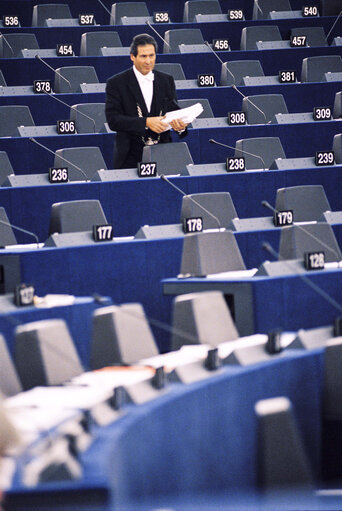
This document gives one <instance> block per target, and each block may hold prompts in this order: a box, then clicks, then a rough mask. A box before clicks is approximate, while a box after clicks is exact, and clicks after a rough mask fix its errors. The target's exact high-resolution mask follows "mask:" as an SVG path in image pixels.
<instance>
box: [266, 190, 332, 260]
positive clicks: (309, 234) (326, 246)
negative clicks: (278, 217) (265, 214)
mask: <svg viewBox="0 0 342 511" xmlns="http://www.w3.org/2000/svg"><path fill="white" fill-rule="evenodd" d="M261 205H262V206H264V207H265V208H268V209H270V210H271V211H273V213H279V210H278V209H276V208H274V207H273V206H271V204H270V203H269V202H268V201H266V200H263V201H261ZM296 227H297V228H298V229H299V230H300V231H302V232H304V234H306V235H307V236H309V238H311V239H313V240H314V241H317V243H320V244H321V245H322V246H323V247H324V248H325V249H327V250H328V251H329V252H331V253H332V254H334V256H337V260H339V258H340V256H339V254H338V253H337V252H336V250H334V249H333V248H331V247H329V245H327V244H326V243H324V241H322V240H320V239H319V238H317V236H315V235H314V234H312V233H311V232H309V231H307V230H306V229H305V227H303V226H302V225H299V224H296Z"/></svg>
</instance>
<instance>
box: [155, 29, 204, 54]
mask: <svg viewBox="0 0 342 511" xmlns="http://www.w3.org/2000/svg"><path fill="white" fill-rule="evenodd" d="M164 39H165V41H166V43H165V42H164V49H163V52H164V53H180V49H179V45H180V44H205V43H204V39H203V36H202V32H201V30H200V29H199V28H176V29H173V30H167V31H166V32H165V34H164Z"/></svg>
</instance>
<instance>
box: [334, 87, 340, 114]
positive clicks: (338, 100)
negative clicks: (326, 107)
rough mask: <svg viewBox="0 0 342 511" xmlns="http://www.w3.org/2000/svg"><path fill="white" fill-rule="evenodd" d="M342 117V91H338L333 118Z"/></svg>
mask: <svg viewBox="0 0 342 511" xmlns="http://www.w3.org/2000/svg"><path fill="white" fill-rule="evenodd" d="M341 117H342V91H340V92H336V94H335V101H334V109H333V118H334V119H341Z"/></svg>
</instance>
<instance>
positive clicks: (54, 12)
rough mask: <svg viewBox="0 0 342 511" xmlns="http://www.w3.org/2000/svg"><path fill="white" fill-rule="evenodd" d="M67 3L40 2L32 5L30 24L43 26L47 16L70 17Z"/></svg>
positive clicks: (55, 17)
mask: <svg viewBox="0 0 342 511" xmlns="http://www.w3.org/2000/svg"><path fill="white" fill-rule="evenodd" d="M71 17H72V16H71V12H70V8H69V5H68V4H40V5H34V6H33V11H32V26H33V27H43V26H44V22H45V20H46V19H48V18H52V19H67V18H71Z"/></svg>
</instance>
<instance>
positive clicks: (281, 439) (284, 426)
mask: <svg viewBox="0 0 342 511" xmlns="http://www.w3.org/2000/svg"><path fill="white" fill-rule="evenodd" d="M255 412H256V415H257V417H258V451H257V460H258V465H257V466H258V483H259V485H260V487H261V488H262V489H263V490H274V491H276V490H278V491H280V490H281V489H283V490H284V489H289V488H291V491H295V487H297V488H298V487H300V488H302V489H304V487H308V486H311V485H312V484H313V477H312V472H311V467H310V463H309V460H308V458H307V454H306V452H305V446H304V443H303V440H302V438H301V435H300V431H299V429H298V426H297V423H296V420H295V417H294V412H293V408H292V405H291V402H290V400H289V399H288V398H287V397H274V398H270V399H264V400H262V401H258V402H257V403H256V405H255Z"/></svg>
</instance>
